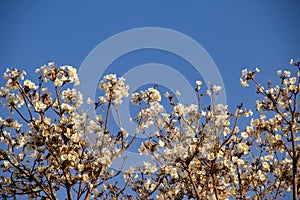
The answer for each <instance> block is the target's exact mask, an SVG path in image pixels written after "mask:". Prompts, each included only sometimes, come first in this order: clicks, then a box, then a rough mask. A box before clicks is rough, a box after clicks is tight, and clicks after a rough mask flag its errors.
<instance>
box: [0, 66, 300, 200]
mask: <svg viewBox="0 0 300 200" xmlns="http://www.w3.org/2000/svg"><path fill="white" fill-rule="evenodd" d="M291 64H292V65H294V66H295V67H296V68H297V70H298V73H297V75H296V76H292V75H291V72H288V71H278V75H279V77H280V80H281V83H280V84H279V85H272V83H271V82H270V81H269V82H268V84H267V86H266V88H264V87H263V86H262V85H261V84H260V83H259V82H258V81H257V80H256V79H255V77H254V76H255V75H256V73H258V72H259V69H255V70H254V71H247V70H246V69H245V70H243V71H242V78H241V79H240V83H241V85H242V86H248V85H249V83H250V82H254V84H255V85H256V86H257V91H256V92H257V93H258V94H259V95H261V97H262V98H261V99H259V100H257V102H256V109H257V111H258V112H257V113H255V114H254V113H253V112H252V111H251V110H250V109H246V108H244V107H243V105H242V104H241V105H239V106H238V107H237V109H236V111H234V112H230V111H229V109H228V107H227V105H221V104H216V103H215V102H216V101H215V100H216V98H218V93H219V92H220V90H221V89H222V88H221V87H219V86H214V85H209V89H208V90H207V91H206V92H205V93H202V92H201V84H202V83H201V81H197V82H196V87H195V91H196V95H198V102H197V103H196V104H191V105H183V104H181V103H180V102H176V95H179V93H176V94H175V95H171V94H169V93H166V94H165V95H164V97H162V96H161V94H160V92H159V91H158V90H157V88H156V87H154V88H149V89H148V90H145V91H141V92H140V93H134V94H132V96H131V102H132V104H133V105H136V106H138V108H139V112H138V114H137V116H136V118H135V121H136V122H137V128H136V132H135V133H134V136H133V137H132V138H131V139H127V136H128V133H127V132H126V130H124V129H123V128H122V122H121V119H122V118H121V116H120V115H119V112H118V106H119V105H120V104H122V98H123V97H126V96H128V86H127V85H125V83H124V81H125V80H124V79H123V78H117V77H116V75H106V76H105V77H104V78H103V80H102V81H101V82H100V85H99V89H100V90H101V91H102V93H103V95H102V96H99V98H98V99H97V101H93V100H91V99H88V100H87V102H88V103H89V104H92V105H94V106H95V113H94V114H95V115H96V117H95V119H94V118H92V117H91V116H89V115H88V113H86V112H83V111H80V109H79V107H80V105H81V104H82V102H83V98H82V95H81V93H80V91H76V90H75V89H69V88H67V86H68V85H71V84H75V85H77V84H79V80H78V76H77V73H76V69H74V68H73V67H71V66H62V67H60V68H57V67H55V66H54V64H53V63H49V64H48V65H47V66H43V67H41V68H39V69H37V70H36V72H37V74H38V75H39V79H38V80H39V81H38V84H35V83H33V82H32V81H30V80H24V76H25V72H23V71H20V70H17V69H12V70H9V69H8V70H7V71H6V73H5V74H4V78H5V79H7V83H6V85H5V86H4V87H1V90H0V98H1V101H2V103H3V105H4V106H5V107H6V108H8V109H9V110H10V112H11V116H8V117H5V118H0V170H1V179H0V182H1V184H0V189H1V195H2V198H3V199H9V198H16V197H18V196H19V195H27V196H28V197H30V198H39V199H40V198H41V199H57V198H58V195H59V194H63V192H65V194H66V195H65V196H66V197H67V199H73V198H76V199H91V198H96V199H97V198H100V199H107V198H109V199H119V198H124V199H130V198H134V197H135V198H138V199H145V198H157V199H182V198H196V199H229V198H235V199H268V198H269V199H278V198H280V197H281V196H284V195H285V194H286V192H289V191H290V190H291V189H292V190H293V198H294V199H298V194H299V189H298V188H299V185H298V182H299V181H300V177H299V167H300V163H299V157H300V149H299V148H300V145H299V140H300V135H299V131H300V123H299V121H300V120H299V118H300V113H299V102H298V101H297V95H298V93H299V91H300V83H299V77H300V72H299V71H300V68H299V62H294V61H293V60H292V61H291ZM205 96H209V97H210V98H211V100H212V101H211V105H209V106H206V107H205V106H203V105H202V99H203V98H205ZM162 98H166V99H167V100H168V101H169V102H170V106H171V108H172V111H171V112H166V109H165V108H164V106H163V103H162V102H161V100H162ZM99 108H100V110H101V111H97V110H98V109H99ZM112 109H115V110H116V113H117V115H118V125H119V127H120V128H119V130H117V131H115V130H109V126H108V124H109V115H110V113H111V110H112ZM99 113H100V114H99ZM241 118H245V119H244V120H243V122H247V121H249V125H247V126H245V127H243V128H239V125H240V123H239V122H240V119H241ZM247 118H248V119H247ZM150 125H153V126H154V127H155V131H149V130H148V127H149V126H150ZM138 134H146V135H148V139H147V140H146V141H144V142H143V143H142V144H141V146H140V148H139V152H140V154H147V155H151V159H150V160H149V161H147V162H144V164H143V165H142V166H139V167H136V168H130V169H129V170H127V171H126V172H122V166H120V169H119V170H114V169H111V168H110V165H111V163H112V162H113V161H114V160H115V159H116V158H118V157H120V156H121V157H122V155H123V152H124V151H125V150H127V149H128V148H129V147H130V145H131V144H132V143H133V142H134V140H135V138H136V137H137V135H138ZM124 159H125V158H124ZM121 173H122V174H123V178H124V181H123V182H124V183H118V180H119V179H121V177H119V178H116V177H117V176H118V175H119V174H121ZM134 193H135V195H134ZM133 196H134V197H133Z"/></svg>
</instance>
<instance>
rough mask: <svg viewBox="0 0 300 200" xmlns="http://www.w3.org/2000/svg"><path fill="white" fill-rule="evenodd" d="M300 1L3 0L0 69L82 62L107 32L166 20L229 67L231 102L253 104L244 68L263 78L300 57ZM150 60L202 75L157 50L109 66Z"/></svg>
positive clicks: (0, 6)
mask: <svg viewBox="0 0 300 200" xmlns="http://www.w3.org/2000/svg"><path fill="white" fill-rule="evenodd" d="M299 8H300V2H299V1H237V0H236V1H235V0H229V1H186V2H184V1H163V2H162V1H141V0H134V1H126V2H125V1H86V2H83V1H77V2H74V1H72V2H71V1H63V2H60V1H51V2H50V1H15V0H12V1H1V2H0V73H1V74H3V72H4V71H5V69H6V67H19V68H22V69H24V70H26V71H27V73H28V76H29V78H32V77H33V75H34V69H35V68H36V67H40V66H41V65H44V64H46V63H48V62H50V61H55V62H56V63H57V65H64V64H69V65H73V66H74V67H76V68H77V69H79V67H80V65H81V63H82V62H83V60H84V59H85V58H86V56H87V55H88V54H89V53H90V52H91V50H93V49H94V48H95V47H96V46H97V45H98V44H99V43H100V42H102V41H104V40H105V39H107V38H109V37H111V36H113V35H115V34H118V33H120V32H123V31H126V30H129V29H134V28H141V27H162V28H168V29H172V30H176V31H179V32H181V33H183V34H186V35H187V36H189V37H191V38H193V39H194V40H196V41H197V42H198V43H199V44H201V45H202V46H203V47H204V48H205V50H206V51H207V52H208V54H209V55H210V56H211V58H212V59H213V60H214V62H215V63H216V65H217V67H218V69H219V71H220V73H221V75H222V78H223V81H224V84H225V87H226V94H227V102H228V103H229V104H230V107H232V108H234V107H235V106H236V105H238V104H240V102H241V101H243V102H245V104H246V105H247V104H249V106H250V107H253V105H254V103H255V99H256V96H255V89H254V88H252V89H251V87H250V89H249V88H246V89H245V88H242V87H241V86H240V85H239V78H240V74H241V70H242V69H243V68H245V67H247V68H250V69H255V67H259V68H260V69H261V73H260V74H259V76H258V78H259V79H260V80H261V81H265V82H266V81H267V79H276V71H277V70H278V69H280V68H284V69H290V68H291V66H289V65H288V62H289V59H290V58H295V59H297V58H299V57H300V45H299V44H300V36H299V35H300V34H299V33H300V21H299V20H300V12H299ZM149 62H157V63H163V64H168V65H169V66H174V67H175V68H176V66H177V69H178V70H179V71H180V70H181V71H182V74H184V75H185V76H187V77H186V78H187V79H190V80H196V79H199V75H195V73H194V70H193V68H192V67H191V66H190V65H188V64H187V63H186V62H184V61H182V60H180V59H179V58H177V57H176V56H174V55H172V54H167V53H165V52H159V51H158V52H157V51H151V50H145V51H138V52H134V53H132V54H128V55H124V56H122V57H120V58H119V59H118V60H116V61H115V62H114V63H113V64H112V66H110V67H111V68H109V69H108V70H107V71H108V72H114V73H118V74H121V73H124V71H125V70H124V68H118V67H119V66H122V65H124V67H125V66H126V68H125V69H128V70H129V69H130V68H131V67H133V66H135V65H137V64H143V63H149ZM114 64H115V65H114ZM179 65H181V67H178V66H179ZM166 76H167V74H166ZM3 83H4V81H3V79H0V84H1V85H3ZM0 110H1V111H3V110H2V109H0Z"/></svg>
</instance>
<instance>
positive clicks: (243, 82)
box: [240, 78, 249, 87]
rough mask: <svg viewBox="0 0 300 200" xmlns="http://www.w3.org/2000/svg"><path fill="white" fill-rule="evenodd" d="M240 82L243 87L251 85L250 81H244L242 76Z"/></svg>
mask: <svg viewBox="0 0 300 200" xmlns="http://www.w3.org/2000/svg"><path fill="white" fill-rule="evenodd" d="M240 84H241V86H243V87H248V86H249V84H248V81H246V80H245V81H244V80H243V79H242V78H240Z"/></svg>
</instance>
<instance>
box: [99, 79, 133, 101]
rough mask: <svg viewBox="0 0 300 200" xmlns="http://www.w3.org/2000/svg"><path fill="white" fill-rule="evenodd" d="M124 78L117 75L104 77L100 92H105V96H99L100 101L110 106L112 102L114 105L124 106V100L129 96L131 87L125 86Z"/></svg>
mask: <svg viewBox="0 0 300 200" xmlns="http://www.w3.org/2000/svg"><path fill="white" fill-rule="evenodd" d="M124 82H125V79H124V78H122V77H121V78H117V76H116V74H108V75H106V76H104V78H103V80H101V82H100V84H99V90H104V92H105V94H104V96H99V101H100V102H101V103H103V104H108V103H109V102H110V101H111V103H112V104H114V105H118V104H122V98H123V97H127V96H128V89H129V86H128V85H125V83H124Z"/></svg>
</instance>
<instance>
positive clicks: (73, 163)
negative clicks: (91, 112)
mask: <svg viewBox="0 0 300 200" xmlns="http://www.w3.org/2000/svg"><path fill="white" fill-rule="evenodd" d="M76 71H77V70H76V69H75V68H73V67H71V66H62V67H59V68H57V67H55V66H54V63H49V64H48V65H45V66H42V67H41V68H39V69H37V70H36V73H38V74H39V82H38V84H36V83H35V82H34V81H32V80H28V79H25V75H26V73H25V72H24V71H21V70H18V69H7V70H6V72H5V74H4V78H5V79H6V80H7V82H6V84H5V86H3V87H1V89H0V99H1V102H2V103H3V105H4V106H5V107H7V108H9V109H10V112H11V116H8V117H7V116H2V118H0V172H1V174H3V175H4V176H2V177H1V178H0V185H1V188H0V191H1V196H2V197H3V198H4V199H6V198H15V197H18V196H19V195H22V196H24V195H27V196H28V198H34V199H36V198H38V199H43V198H46V199H58V196H57V192H58V191H59V192H62V191H63V190H64V189H65V190H66V192H67V193H66V196H67V197H68V199H72V196H74V195H75V196H77V197H78V198H85V199H90V198H92V197H93V198H98V197H104V196H106V197H107V198H113V196H114V195H117V189H115V187H112V188H110V189H111V191H110V189H108V190H107V191H104V192H103V191H98V189H99V187H100V186H105V187H106V184H107V183H108V182H109V181H110V179H113V178H114V177H115V176H116V175H117V174H118V173H120V172H118V171H116V170H111V169H109V167H110V165H111V163H112V162H113V160H114V159H116V158H117V157H119V156H120V155H121V154H122V152H123V151H125V150H126V149H127V148H129V146H130V145H129V143H130V141H129V142H128V141H127V140H126V139H125V138H126V137H127V135H128V133H126V131H125V130H120V132H119V133H118V134H110V133H109V132H108V131H107V130H104V129H105V128H104V127H103V124H102V121H101V117H100V116H101V115H98V116H97V117H96V119H97V121H94V120H93V119H92V118H90V117H89V116H88V115H87V113H85V112H79V110H80V109H79V107H80V106H81V105H82V103H83V97H82V94H81V93H80V92H79V91H77V90H76V89H70V88H67V86H69V85H70V86H72V84H74V85H78V84H79V79H78V75H77V72H76ZM24 79H25V80H24ZM46 82H47V87H44V86H45V85H46ZM108 82H109V83H110V84H111V85H109V84H107V83H108ZM101 85H102V87H103V88H102V89H104V90H105V91H106V92H107V93H109V95H106V97H105V98H107V101H111V102H112V104H120V103H121V102H122V100H121V98H122V97H124V96H127V95H128V86H125V85H124V79H122V78H120V79H117V78H116V76H115V75H109V76H106V77H105V78H104V80H103V81H102V82H101ZM51 86H52V87H53V88H51ZM50 91H51V92H52V93H51V92H50ZM102 103H103V102H102ZM4 117H5V118H4ZM107 117H108V116H107ZM17 119H18V120H17ZM21 121H22V123H21ZM131 143H132V142H131ZM120 170H121V169H120ZM6 174H11V175H9V176H6ZM120 190H121V189H120Z"/></svg>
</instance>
